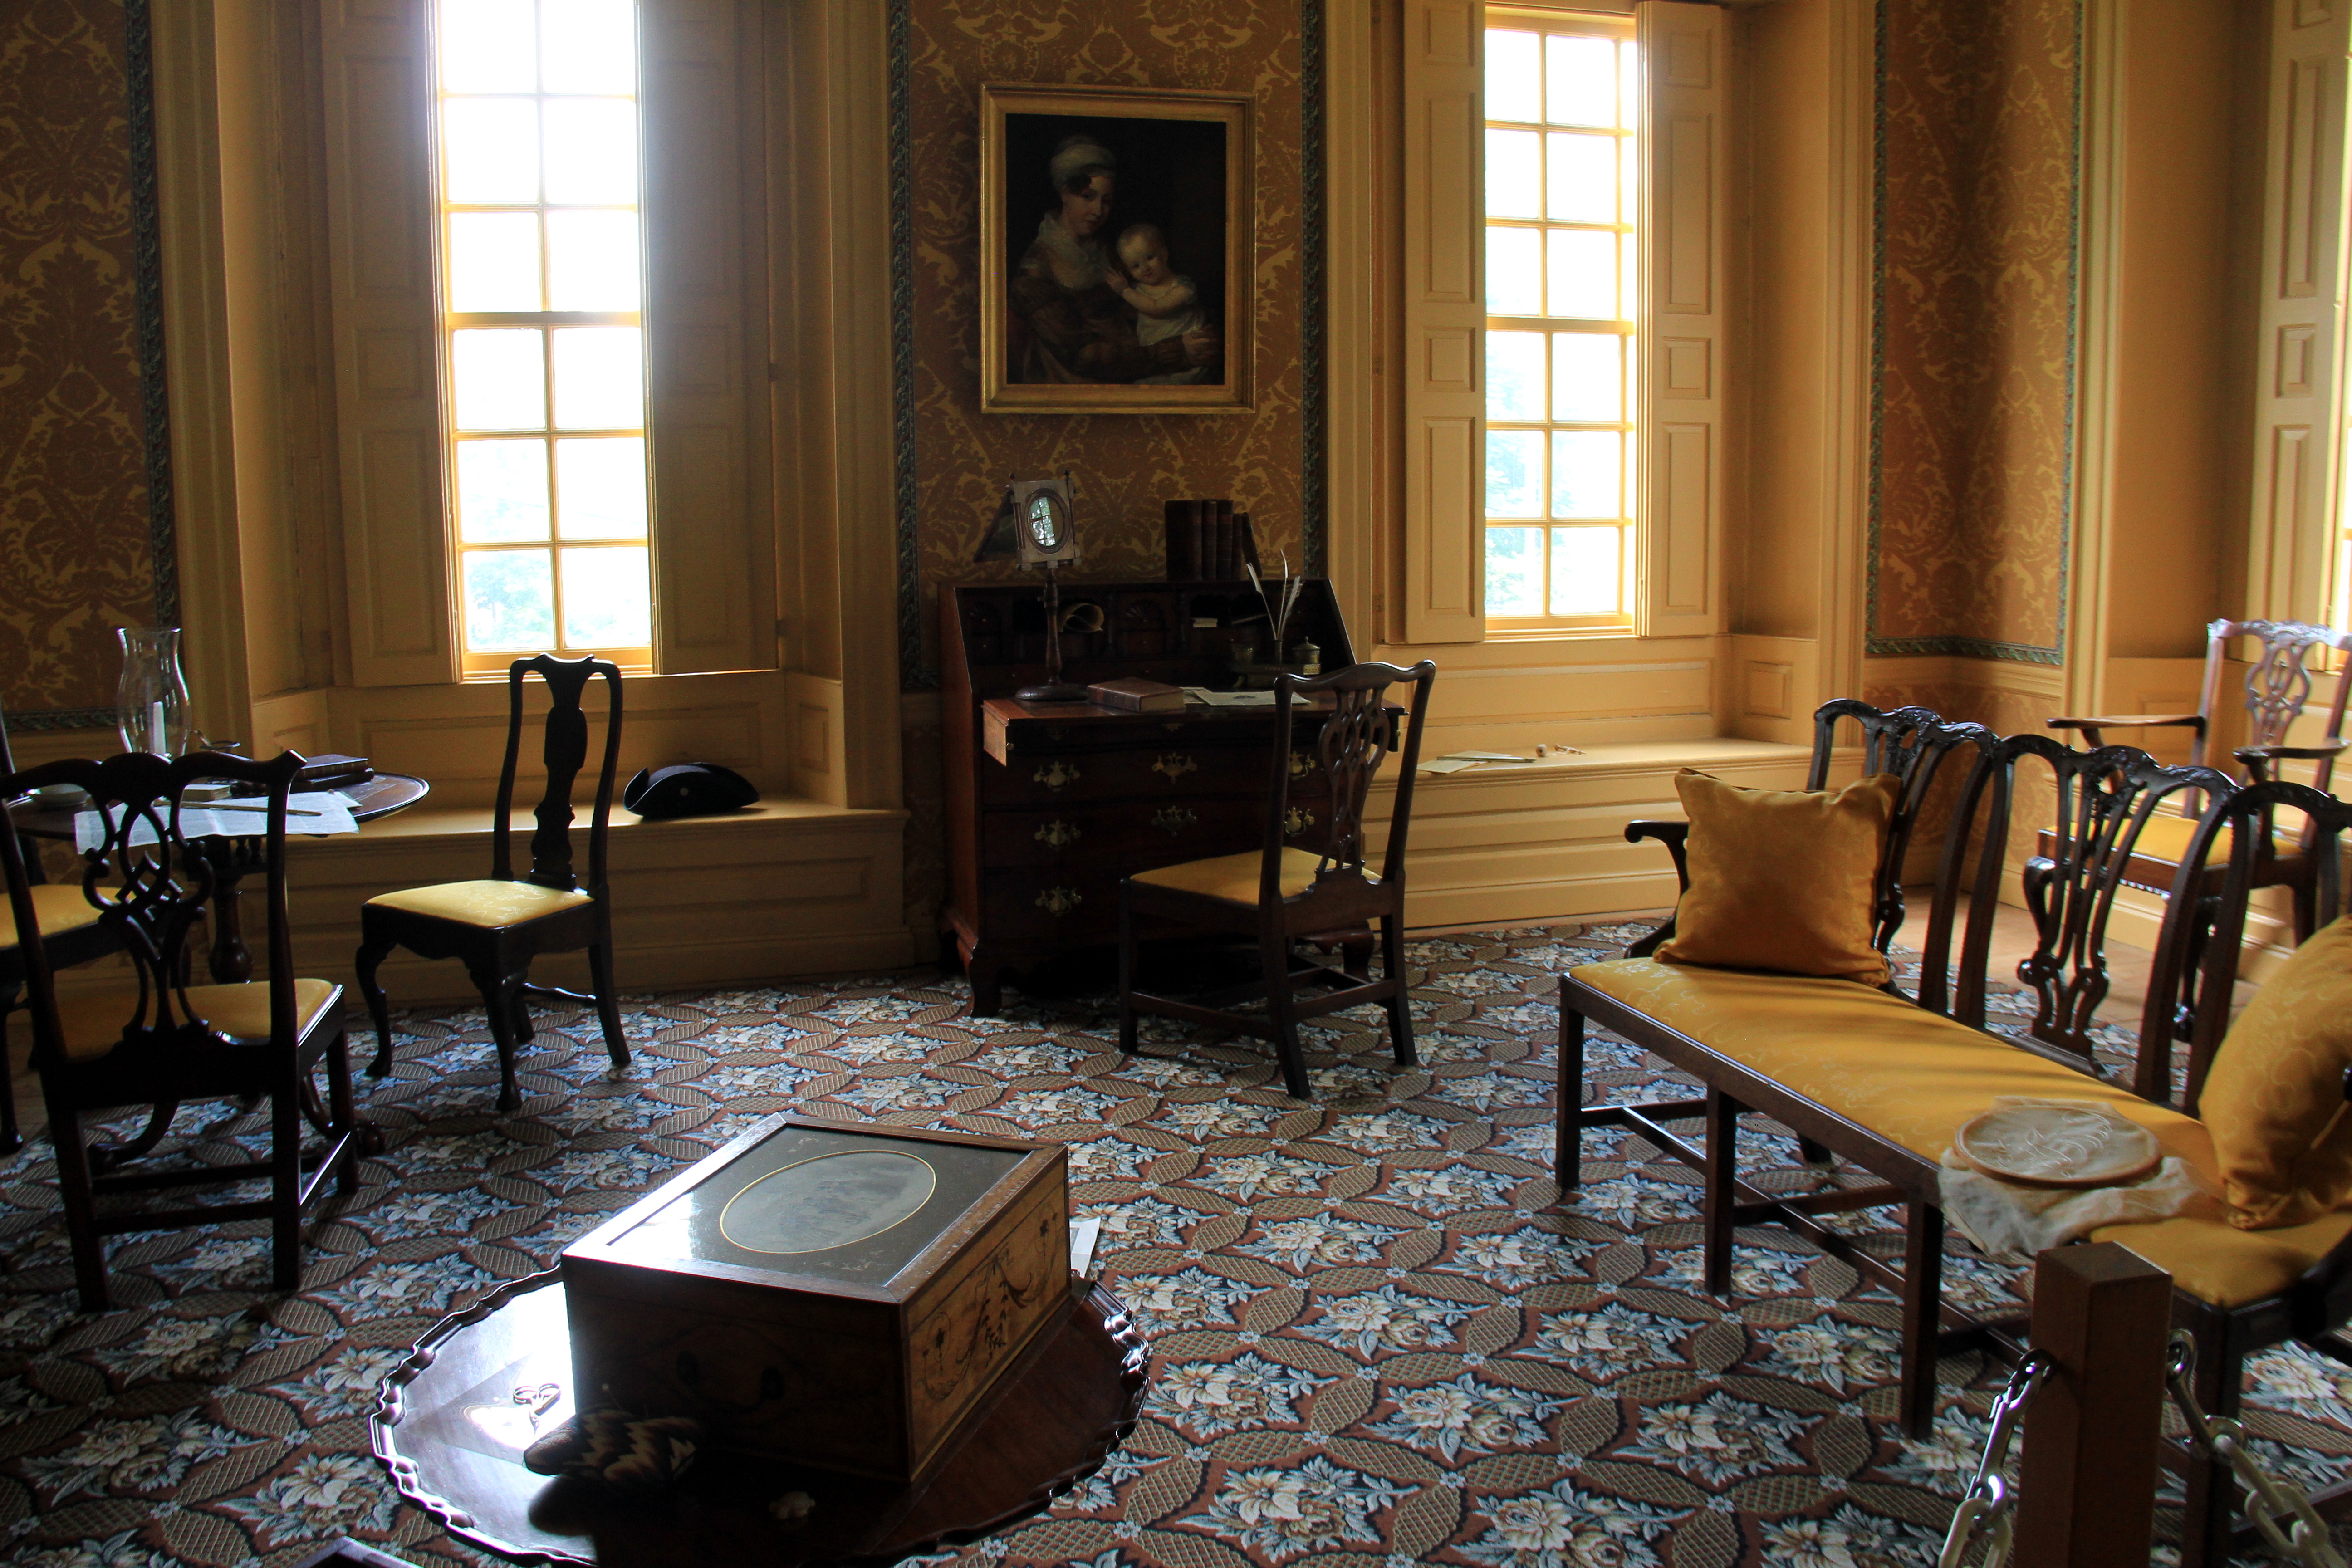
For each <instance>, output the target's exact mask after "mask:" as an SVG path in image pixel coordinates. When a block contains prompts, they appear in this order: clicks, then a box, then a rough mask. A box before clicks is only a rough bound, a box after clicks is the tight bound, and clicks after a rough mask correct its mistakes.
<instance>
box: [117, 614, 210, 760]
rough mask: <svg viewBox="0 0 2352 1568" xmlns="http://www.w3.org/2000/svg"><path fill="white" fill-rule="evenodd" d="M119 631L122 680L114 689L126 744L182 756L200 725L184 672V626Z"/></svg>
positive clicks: (127, 748) (133, 748)
mask: <svg viewBox="0 0 2352 1568" xmlns="http://www.w3.org/2000/svg"><path fill="white" fill-rule="evenodd" d="M116 635H117V636H118V637H121V639H122V680H121V684H120V685H119V686H117V687H116V689H115V695H114V706H115V723H116V727H117V729H118V730H119V731H120V732H121V737H122V749H123V750H124V751H126V752H153V753H155V755H157V756H159V757H176V756H179V755H180V754H181V753H182V752H185V751H186V750H187V749H188V738H189V736H190V734H191V733H192V732H193V731H194V728H195V725H194V718H193V716H192V715H191V713H190V712H189V707H188V683H187V681H186V680H184V679H182V677H181V674H180V628H179V627H177V626H124V627H122V628H121V629H120V630H119V631H118V632H117V633H116Z"/></svg>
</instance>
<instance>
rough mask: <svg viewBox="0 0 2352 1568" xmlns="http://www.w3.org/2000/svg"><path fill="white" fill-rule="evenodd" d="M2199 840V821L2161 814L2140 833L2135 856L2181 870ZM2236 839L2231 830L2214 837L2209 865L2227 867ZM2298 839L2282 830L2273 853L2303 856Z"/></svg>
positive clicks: (2291, 833)
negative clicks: (2194, 840) (2191, 845)
mask: <svg viewBox="0 0 2352 1568" xmlns="http://www.w3.org/2000/svg"><path fill="white" fill-rule="evenodd" d="M2196 836H2197V819H2196V818H2194V817H2189V816H2175V815H2173V814H2172V813H2171V812H2169V811H2159V812H2158V813H2157V814H2156V815H2155V816H2151V817H2149V818H2148V819H2147V826H2145V827H2143V828H2141V829H2140V830H2139V837H2138V838H2137V840H2136V841H2135V842H2134V843H2133V845H2132V852H2133V853H2134V854H2137V855H2145V856H2147V858H2150V859H2152V860H2169V861H2171V862H2172V863H2173V864H2174V865H2176V866H2177V865H2179V864H2180V861H2181V858H2182V857H2184V856H2186V855H2187V854H2188V853H2189V840H2190V839H2191V838H2193V837H2196ZM2231 837H2233V835H2232V834H2231V831H2230V829H2228V828H2227V827H2224V828H2223V829H2221V832H2220V833H2219V834H2217V835H2215V836H2214V838H2213V852H2212V854H2211V855H2210V856H2209V857H2207V859H2206V864H2208V865H2211V866H2226V865H2228V864H2229V863H2230V840H2231ZM2297 837H2298V835H2296V834H2294V833H2293V832H2289V831H2287V830H2285V829H2281V830H2280V831H2278V832H2276V833H2274V834H2273V835H2272V839H2273V842H2272V845H2271V852H2272V853H2273V855H2275V856H2277V857H2278V858H2281V859H2285V858H2289V857H2291V856H2294V855H2297V854H2300V853H2301V852H2302V849H2301V847H2300V846H2299V845H2298V844H2297V842H2296V839H2297Z"/></svg>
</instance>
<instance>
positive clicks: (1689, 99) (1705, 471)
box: [1633, 0, 1731, 637]
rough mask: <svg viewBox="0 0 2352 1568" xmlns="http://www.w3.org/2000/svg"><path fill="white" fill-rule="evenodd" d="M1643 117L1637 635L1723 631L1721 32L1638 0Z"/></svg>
mask: <svg viewBox="0 0 2352 1568" xmlns="http://www.w3.org/2000/svg"><path fill="white" fill-rule="evenodd" d="M1633 26H1634V38H1635V41H1636V42H1637V43H1638V45H1639V46H1640V49H1641V56H1642V81H1643V124H1642V133H1643V134H1642V213H1641V231H1642V296H1641V310H1642V323H1641V341H1642V351H1641V352H1642V383H1641V414H1640V424H1639V430H1640V439H1641V442H1642V448H1641V450H1642V473H1641V487H1642V488H1641V513H1640V516H1641V520H1642V521H1641V526H1640V527H1639V528H1638V529H1636V530H1635V532H1636V535H1637V537H1638V539H1639V541H1640V542H1639V544H1638V546H1637V548H1638V550H1639V552H1640V560H1641V572H1640V593H1639V596H1638V598H1637V599H1636V601H1635V605H1634V624H1633V629H1634V631H1635V632H1636V633H1637V634H1639V635H1640V636H1643V637H1689V636H1696V635H1704V634H1706V633H1711V632H1718V631H1721V630H1722V629H1723V625H1724V605H1723V598H1724V595H1723V568H1722V562H1723V535H1724V498H1725V494H1726V490H1727V486H1726V483H1725V479H1726V475H1725V472H1724V467H1725V462H1726V458H1727V443H1726V440H1725V435H1726V429H1725V420H1724V381H1725V374H1724V373H1725V368H1726V367H1725V363H1724V358H1725V349H1726V347H1727V332H1726V331H1725V328H1726V310H1727V305H1728V302H1729V301H1728V300H1727V292H1728V290H1727V287H1726V285H1727V277H1726V274H1725V261H1726V249H1727V242H1728V239H1729V236H1728V234H1727V228H1728V222H1727V218H1728V215H1729V208H1728V185H1729V183H1730V182H1729V180H1728V178H1727V174H1728V170H1727V166H1726V158H1727V153H1728V126H1727V110H1728V108H1729V106H1730V100H1731V93H1730V84H1729V82H1728V81H1727V79H1726V78H1727V70H1728V67H1729V58H1728V49H1727V46H1728V43H1729V36H1730V35H1729V30H1728V28H1727V26H1726V23H1725V17H1724V14H1723V12H1721V11H1720V10H1718V9H1717V8H1716V7H1715V6H1712V5H1685V4H1681V3H1679V0H1639V3H1638V4H1636V5H1634V7H1633Z"/></svg>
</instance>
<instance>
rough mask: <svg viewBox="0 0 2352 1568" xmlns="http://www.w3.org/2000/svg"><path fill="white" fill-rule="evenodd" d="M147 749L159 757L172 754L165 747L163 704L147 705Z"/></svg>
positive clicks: (152, 703) (153, 703)
mask: <svg viewBox="0 0 2352 1568" xmlns="http://www.w3.org/2000/svg"><path fill="white" fill-rule="evenodd" d="M147 749H148V750H149V751H151V752H154V753H155V754H156V755H157V756H159V757H168V756H170V755H171V754H172V753H171V752H168V751H166V750H165V749H164V747H163V704H162V703H161V702H151V703H149V704H148V705H147Z"/></svg>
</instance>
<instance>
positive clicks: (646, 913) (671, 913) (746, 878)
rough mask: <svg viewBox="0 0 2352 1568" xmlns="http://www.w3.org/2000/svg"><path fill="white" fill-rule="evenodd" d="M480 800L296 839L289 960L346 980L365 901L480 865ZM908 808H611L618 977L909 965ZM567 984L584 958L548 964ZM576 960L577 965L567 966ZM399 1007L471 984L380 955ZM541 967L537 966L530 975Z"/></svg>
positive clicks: (742, 975) (638, 982) (525, 815)
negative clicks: (645, 813)
mask: <svg viewBox="0 0 2352 1568" xmlns="http://www.w3.org/2000/svg"><path fill="white" fill-rule="evenodd" d="M574 810H575V811H576V812H577V813H578V818H577V820H576V822H575V823H574V826H573V830H572V853H573V854H574V856H575V857H577V858H578V866H579V868H580V869H581V870H582V871H583V873H584V871H585V870H586V856H587V849H588V838H587V818H588V811H589V805H586V804H583V805H575V807H574ZM491 820H492V813H491V810H490V808H489V807H488V806H486V805H436V804H435V803H434V802H433V801H432V800H431V799H430V798H429V797H428V799H427V800H426V801H425V804H423V805H418V806H416V807H414V808H413V809H411V810H408V811H404V812H402V813H400V814H398V815H397V816H389V817H386V818H384V819H383V821H381V822H375V823H371V824H369V825H368V826H366V827H365V828H363V829H362V831H361V832H360V833H359V834H358V835H356V836H352V837H335V838H308V839H306V838H289V840H288V844H289V860H290V861H291V868H290V874H289V885H290V887H291V889H292V896H293V898H294V913H295V931H296V949H295V956H296V960H297V963H298V966H299V968H300V969H301V972H302V973H311V974H320V975H323V976H326V977H329V978H341V979H345V980H348V979H349V977H350V973H351V964H352V952H353V951H354V950H356V949H357V947H358V946H359V910H360V905H361V904H362V903H363V902H364V901H365V900H368V899H370V898H373V897H374V896H375V895H376V894H378V893H383V892H390V891H392V890H393V889H397V888H407V887H417V886H422V885H425V884H429V883H434V882H453V881H462V880H466V879H471V878H477V877H482V876H485V875H487V874H488V870H489V864H490V826H491ZM511 820H512V823H513V832H514V856H515V863H516V868H517V869H518V870H521V869H523V868H527V867H528V866H529V865H530V834H531V833H532V831H533V830H534V828H535V827H536V826H537V825H536V823H535V822H534V821H533V819H532V817H531V816H530V812H529V811H528V810H524V811H518V812H516V813H514V815H513V817H512V819H511ZM906 822H907V814H906V813H905V812H904V811H898V810H882V809H871V808H856V807H846V806H835V805H824V804H823V803H820V802H816V801H809V800H803V799H798V798H794V797H790V796H786V797H777V798H771V799H768V800H763V801H761V802H760V803H758V804H757V805H751V806H747V807H745V808H744V809H743V810H741V811H739V812H730V813H728V814H726V815H724V816H694V817H677V818H673V819H671V820H668V821H664V822H650V821H646V819H644V818H642V817H639V816H636V815H635V813H633V812H628V811H623V810H620V809H618V808H617V807H616V808H615V809H614V813H613V826H612V836H611V857H612V865H611V873H610V875H611V882H612V889H613V931H614V942H615V946H616V948H617V952H616V955H615V963H616V967H617V969H618V973H619V979H620V984H621V986H622V988H623V989H624V990H627V991H645V990H652V989H661V988H667V987H670V986H682V985H708V984H725V983H729V982H734V981H751V980H761V979H774V978H780V977H782V976H787V975H794V974H817V973H841V972H844V971H851V970H860V969H878V968H888V967H895V966H897V965H900V964H906V963H913V962H914V961H915V958H916V952H915V946H914V942H913V940H912V937H911V936H910V933H909V928H908V922H907V919H906V915H905V902H906V900H905V892H904V888H903V885H902V879H901V874H900V866H901V863H902V861H903V859H904V837H905V831H906ZM542 963H543V964H544V966H545V967H546V969H547V971H548V974H547V978H548V979H550V980H551V981H552V982H553V983H555V984H565V985H576V984H579V983H580V982H582V981H583V980H584V979H585V976H586V967H587V966H586V963H585V962H584V961H583V960H581V959H580V958H579V957H578V955H566V956H565V957H557V958H551V959H547V960H543V961H542ZM574 966H576V968H577V969H578V971H579V973H576V974H575V973H572V967H574ZM382 975H383V984H384V988H385V990H386V991H388V992H389V993H390V994H391V996H392V1001H393V1005H394V1006H401V1005H407V1004H410V1003H418V1002H438V1001H463V1000H465V999H467V998H468V997H470V996H472V995H473V994H474V993H473V991H472V989H471V987H470V985H469V984H468V983H467V978H466V975H465V972H464V970H463V969H462V968H461V967H460V966H459V965H457V963H426V962H425V961H423V960H421V959H417V958H415V957H414V956H412V955H409V954H406V953H401V954H396V955H395V956H394V957H393V958H392V959H389V960H387V961H386V962H385V963H384V966H383V971H382ZM534 977H536V970H535V971H534Z"/></svg>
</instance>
